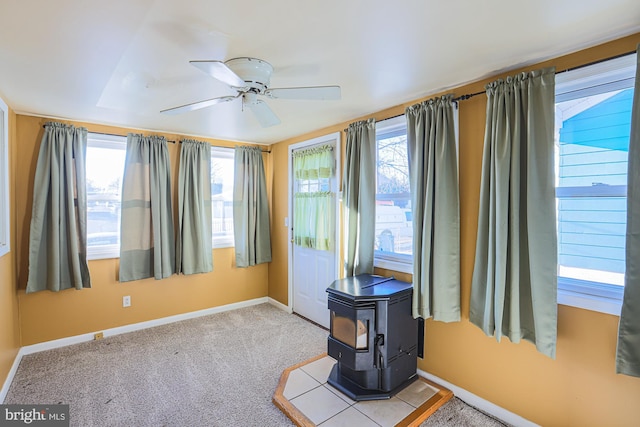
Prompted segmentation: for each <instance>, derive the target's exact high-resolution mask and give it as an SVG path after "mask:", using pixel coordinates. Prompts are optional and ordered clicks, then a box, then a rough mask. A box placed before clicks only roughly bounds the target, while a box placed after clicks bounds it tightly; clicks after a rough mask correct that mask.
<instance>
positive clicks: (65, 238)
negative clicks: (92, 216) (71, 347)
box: [26, 123, 91, 293]
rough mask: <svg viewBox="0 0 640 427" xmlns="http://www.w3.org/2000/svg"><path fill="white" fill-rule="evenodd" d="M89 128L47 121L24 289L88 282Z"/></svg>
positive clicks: (55, 288)
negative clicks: (87, 159) (87, 156)
mask: <svg viewBox="0 0 640 427" xmlns="http://www.w3.org/2000/svg"><path fill="white" fill-rule="evenodd" d="M86 154H87V129H85V128H82V127H81V128H76V127H75V126H71V125H65V124H62V123H47V124H45V126H44V135H43V137H42V142H41V144H40V153H39V155H38V163H37V165H36V174H35V178H34V182H33V207H32V210H31V226H30V228H29V230H30V236H29V277H28V279H27V289H26V292H27V293H30V292H36V291H43V290H45V289H48V290H50V291H55V292H57V291H60V290H63V289H68V288H76V289H82V288H90V287H91V279H90V277H89V268H88V266H87V183H86V167H85V159H86Z"/></svg>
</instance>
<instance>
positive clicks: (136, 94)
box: [0, 0, 640, 143]
mask: <svg viewBox="0 0 640 427" xmlns="http://www.w3.org/2000/svg"><path fill="white" fill-rule="evenodd" d="M638 31H640V1H638V0H537V1H524V0H317V1H313V0H269V1H265V0H225V1H223V0H56V1H42V0H0V94H2V97H3V98H4V100H5V102H7V103H8V104H9V106H10V107H12V108H13V109H14V110H15V111H16V112H18V113H27V114H36V115H42V116H50V117H57V118H63V119H73V120H80V121H88V122H94V123H105V124H112V125H118V126H122V127H133V128H139V129H149V130H155V131H164V132H171V133H178V134H184V135H193V136H204V137H212V138H219V139H228V140H234V141H250V142H257V143H274V142H278V141H281V140H284V139H287V138H290V137H294V136H297V135H301V134H304V133H307V132H310V131H313V130H316V129H320V128H323V127H327V126H331V125H334V124H337V123H342V122H346V121H349V120H353V119H355V118H359V117H362V116H365V115H368V114H371V113H374V112H377V111H380V110H383V109H386V108H389V107H393V106H396V105H399V104H402V103H405V102H410V101H412V100H416V99H419V98H421V97H424V96H428V95H430V94H433V93H436V92H437V91H440V90H443V89H446V88H451V87H456V86H459V85H460V84H463V83H467V82H471V81H475V80H478V79H480V78H482V77H485V76H487V75H491V74H493V73H495V72H496V71H501V70H506V69H510V68H515V67H517V66H521V65H524V64H532V63H536V62H539V61H541V60H544V59H548V58H552V57H554V56H558V55H561V54H564V53H568V52H572V51H575V50H579V49H581V48H584V47H588V46H591V45H594V44H597V43H600V42H603V41H607V40H611V39H615V38H618V37H620V36H624V35H628V34H632V33H635V32H638ZM238 56H251V57H257V58H260V59H263V60H266V61H268V62H270V63H271V64H272V65H273V67H274V74H273V77H272V79H271V87H289V86H317V85H334V84H335V85H340V86H341V87H342V100H340V101H297V100H271V99H267V100H266V101H267V102H268V104H269V105H270V106H271V108H272V109H273V110H274V112H275V113H276V114H277V115H278V116H279V117H280V119H281V121H282V124H280V125H278V126H274V127H270V128H262V127H260V126H259V124H258V123H257V121H256V120H255V118H254V117H253V116H252V115H251V112H250V111H247V112H243V111H242V106H241V102H240V101H239V100H237V101H233V102H229V103H225V104H219V105H214V106H211V107H208V108H205V109H202V110H199V111H194V112H190V113H185V114H182V115H177V116H168V115H163V114H160V113H159V111H160V110H162V109H166V108H170V107H175V106H178V105H182V104H186V103H190V102H195V101H200V100H203V99H208V98H214V97H217V96H225V95H234V94H235V92H234V91H232V90H231V89H230V88H229V87H227V86H225V85H224V84H222V83H220V82H218V81H216V80H215V79H213V78H212V77H210V76H208V75H206V74H204V73H203V72H202V71H200V70H198V69H197V68H195V67H193V66H191V65H190V64H189V60H202V59H213V60H226V59H230V58H233V57H238Z"/></svg>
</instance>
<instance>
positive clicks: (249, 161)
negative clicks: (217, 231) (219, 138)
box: [233, 146, 271, 267]
mask: <svg viewBox="0 0 640 427" xmlns="http://www.w3.org/2000/svg"><path fill="white" fill-rule="evenodd" d="M234 168H235V171H234V180H233V235H234V238H235V248H236V266H237V267H249V266H252V265H256V264H261V263H264V262H271V231H270V229H269V205H268V200H267V184H266V179H265V175H264V163H263V161H262V150H261V149H260V148H259V147H247V146H244V147H240V146H238V147H236V148H235V154H234Z"/></svg>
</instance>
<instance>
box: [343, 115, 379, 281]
mask: <svg viewBox="0 0 640 427" xmlns="http://www.w3.org/2000/svg"><path fill="white" fill-rule="evenodd" d="M375 126H376V123H375V120H374V119H368V120H366V121H359V122H355V123H351V124H350V125H349V127H348V129H347V145H346V152H345V159H344V171H343V174H342V203H343V209H344V241H345V248H344V256H345V260H344V272H345V276H346V277H349V276H355V275H358V274H371V273H373V248H374V242H375V207H376V127H375Z"/></svg>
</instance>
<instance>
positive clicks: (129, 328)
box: [20, 297, 269, 355]
mask: <svg viewBox="0 0 640 427" xmlns="http://www.w3.org/2000/svg"><path fill="white" fill-rule="evenodd" d="M266 302H269V300H268V298H267V297H262V298H255V299H252V300H247V301H241V302H236V303H233V304H227V305H221V306H219V307H212V308H207V309H204V310H198V311H191V312H189V313H183V314H176V315H174V316H167V317H161V318H160V319H154V320H148V321H146V322H139V323H132V324H130V325H124V326H118V327H116V328H111V329H106V330H104V331H95V332H89V333H87V334H82V335H76V336H73V337H67V338H61V339H58V340H53V341H46V342H42V343H38V344H33V345H28V346H25V347H22V348H21V349H20V352H21V353H22V354H23V355H26V354H32V353H38V352H40V351H45V350H52V349H54V348H60V347H66V346H68V345H73V344H79V343H83V342H87V341H92V340H93V335H94V334H95V333H96V332H103V333H104V337H105V338H106V337H112V336H114V335H120V334H126V333H127V332H134V331H139V330H142V329H147V328H153V327H154V326H161V325H167V324H169V323H173V322H179V321H181V320H188V319H195V318H197V317H202V316H208V315H210V314H215V313H222V312H224V311H231V310H236V309H238V308H244V307H250V306H252V305H258V304H264V303H266Z"/></svg>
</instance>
